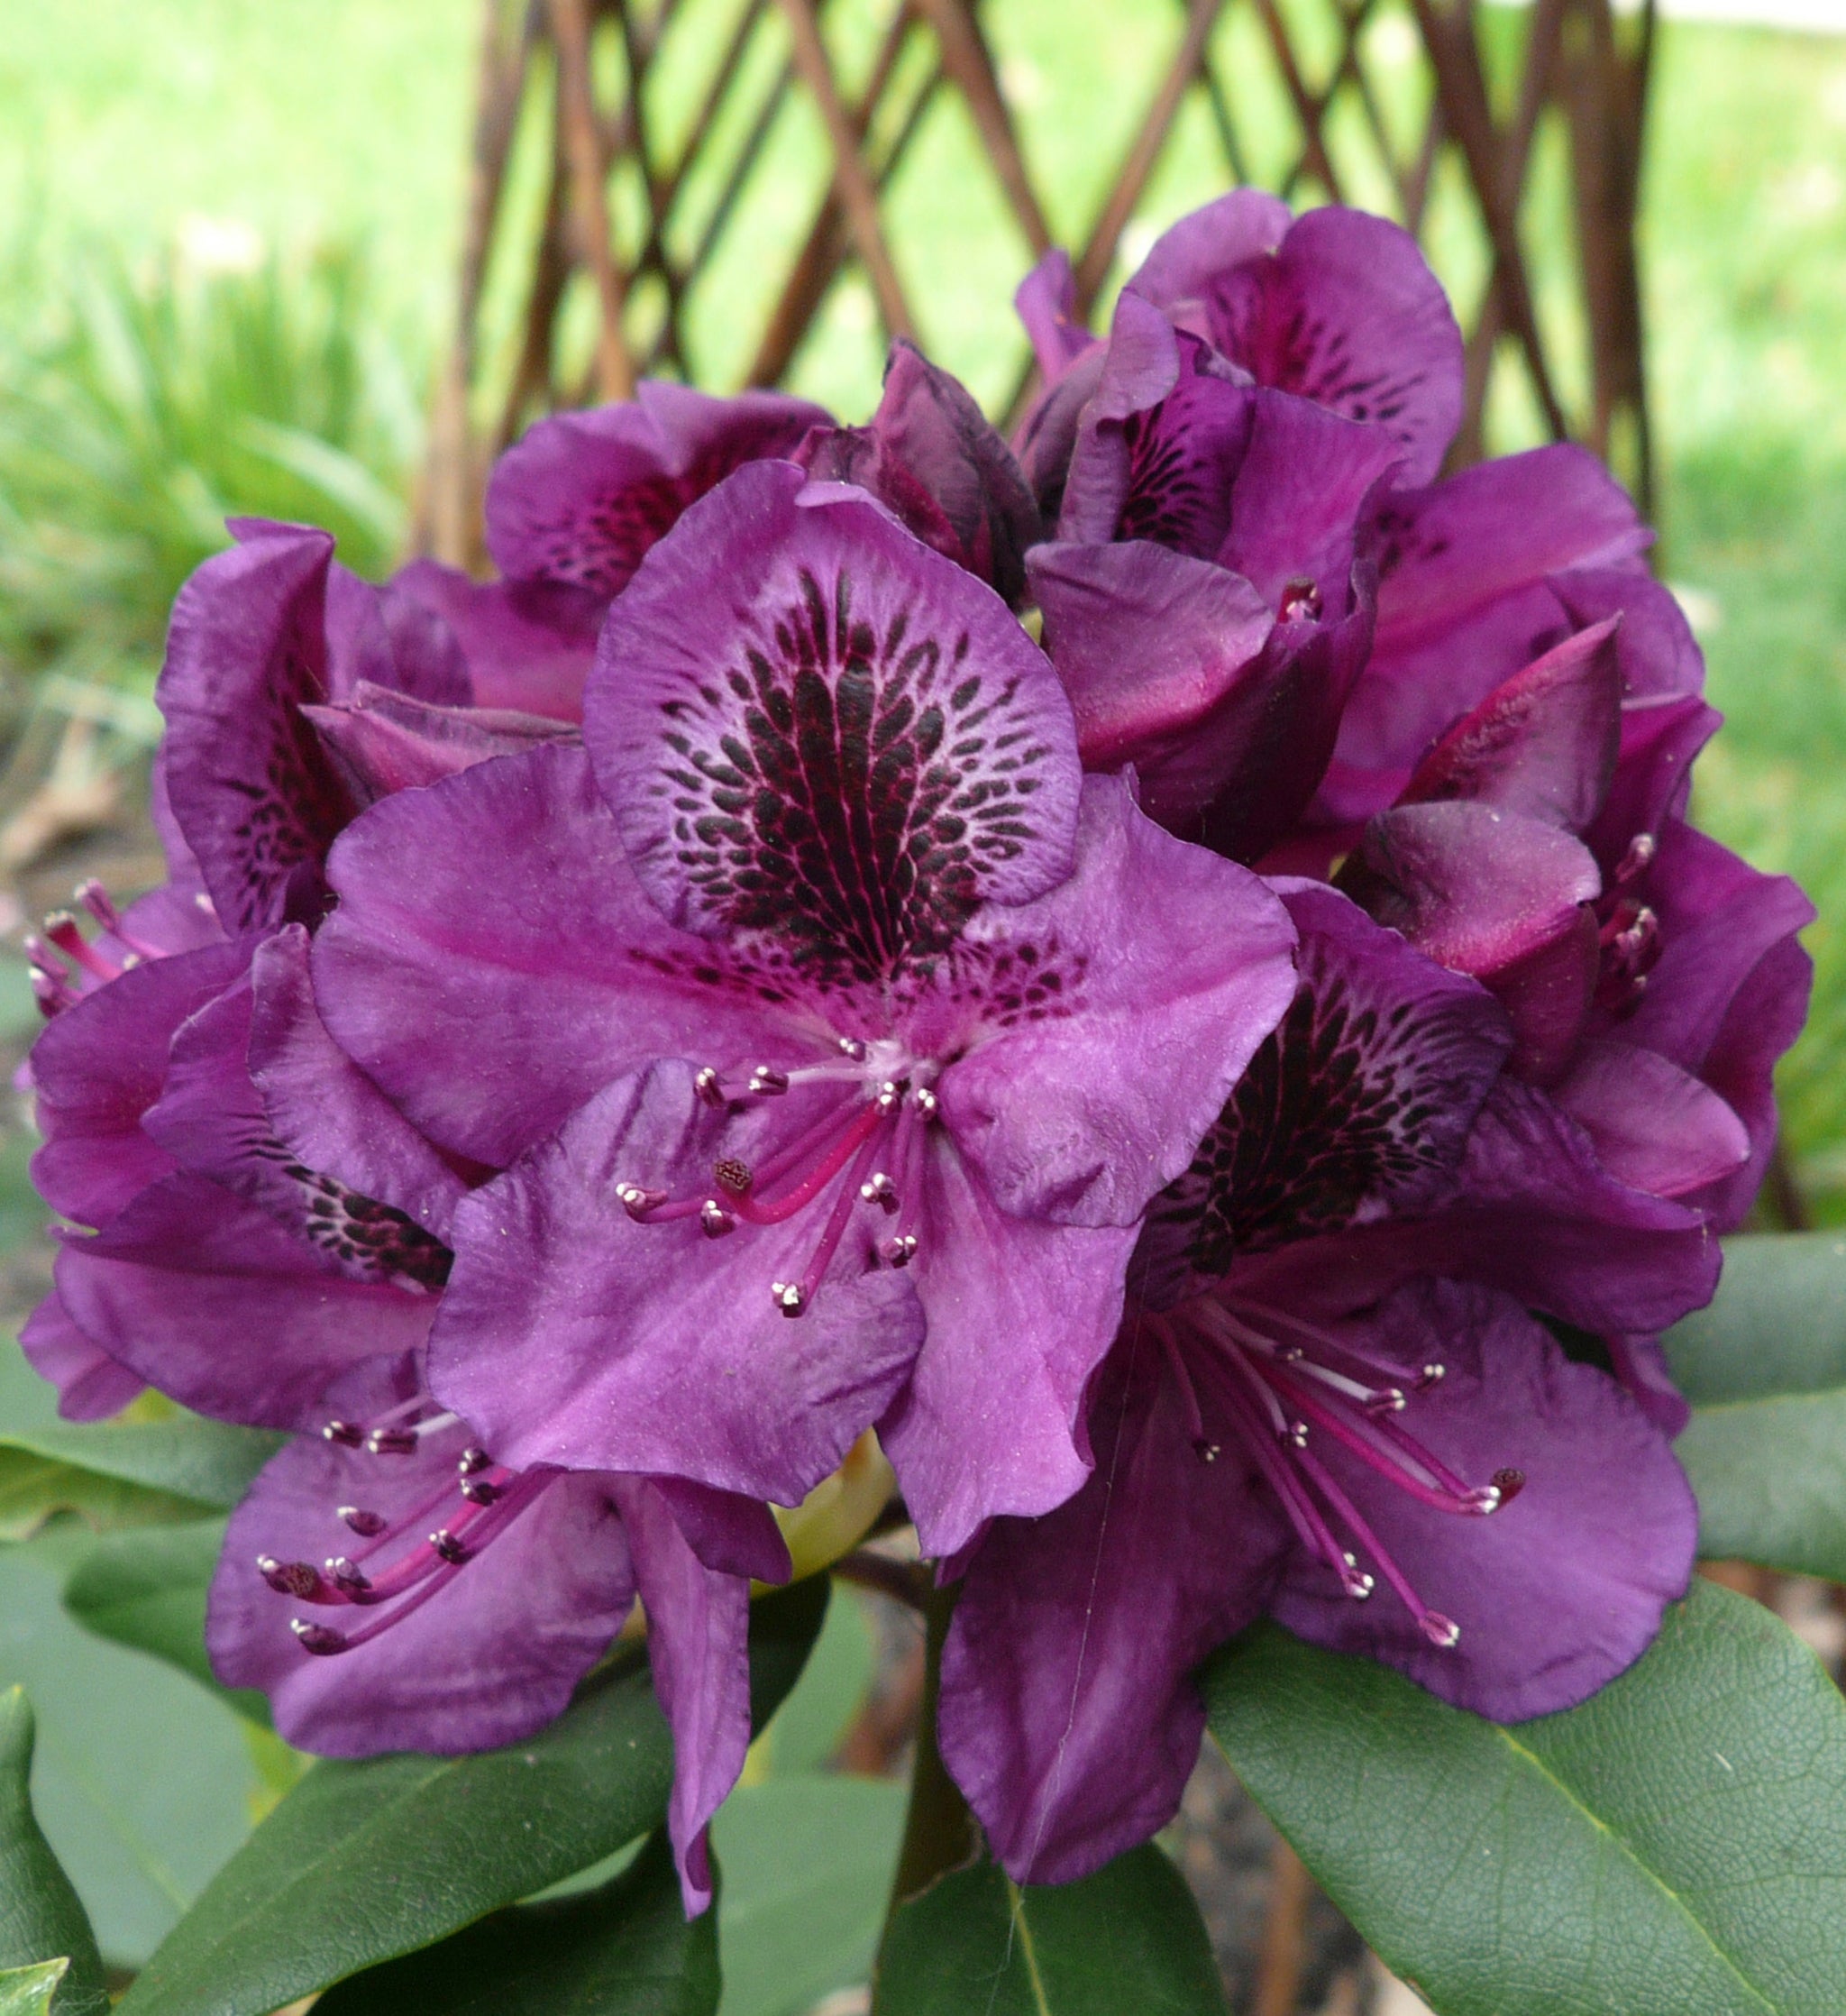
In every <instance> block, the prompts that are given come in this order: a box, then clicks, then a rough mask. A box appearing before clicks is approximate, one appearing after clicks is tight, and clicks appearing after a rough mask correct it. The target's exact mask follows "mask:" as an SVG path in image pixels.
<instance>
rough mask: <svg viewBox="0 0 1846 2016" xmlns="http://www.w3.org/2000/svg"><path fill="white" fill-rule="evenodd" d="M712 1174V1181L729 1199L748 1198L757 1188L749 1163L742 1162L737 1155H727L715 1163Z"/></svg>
mask: <svg viewBox="0 0 1846 2016" xmlns="http://www.w3.org/2000/svg"><path fill="white" fill-rule="evenodd" d="M711 1174H712V1180H713V1181H714V1182H715V1183H716V1184H717V1187H718V1188H719V1189H720V1190H722V1191H723V1192H724V1193H725V1195H726V1196H727V1197H747V1196H749V1195H750V1193H751V1191H752V1190H753V1189H754V1188H755V1187H756V1178H755V1177H754V1175H753V1174H752V1173H751V1168H750V1165H749V1163H748V1162H745V1161H740V1160H739V1159H738V1158H737V1157H736V1156H735V1155H727V1156H726V1157H725V1158H724V1159H722V1160H721V1161H718V1162H716V1163H714V1164H713V1165H712V1171H711Z"/></svg>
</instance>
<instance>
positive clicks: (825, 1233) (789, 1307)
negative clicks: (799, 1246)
mask: <svg viewBox="0 0 1846 2016" xmlns="http://www.w3.org/2000/svg"><path fill="white" fill-rule="evenodd" d="M883 1117H884V1116H883V1115H882V1113H880V1112H879V1111H878V1109H877V1108H876V1107H875V1106H874V1107H873V1119H874V1121H882V1119H883ZM879 1145H880V1144H879V1140H878V1135H877V1133H876V1132H872V1133H870V1134H869V1135H868V1137H867V1139H866V1141H865V1143H864V1146H863V1147H862V1148H861V1150H860V1151H859V1159H858V1160H857V1162H855V1163H854V1166H853V1172H852V1174H851V1175H850V1176H849V1177H848V1178H846V1180H845V1183H843V1184H842V1185H841V1186H840V1192H839V1195H838V1196H836V1198H835V1199H834V1200H833V1209H832V1210H831V1211H830V1212H829V1213H828V1214H827V1223H826V1224H825V1225H824V1226H823V1227H822V1228H821V1233H820V1241H819V1243H818V1245H817V1246H816V1247H815V1249H814V1251H813V1253H812V1254H811V1256H810V1257H809V1261H808V1269H807V1271H806V1273H804V1274H803V1275H802V1277H801V1278H800V1280H799V1281H797V1282H792V1283H787V1282H785V1283H783V1284H781V1286H780V1287H779V1288H772V1290H771V1294H772V1298H773V1300H774V1302H775V1305H776V1306H777V1307H778V1308H779V1309H780V1310H781V1313H782V1314H783V1315H785V1316H799V1315H800V1314H801V1312H802V1311H803V1310H804V1309H805V1308H806V1307H807V1306H808V1305H809V1303H810V1302H811V1301H812V1300H813V1299H814V1296H815V1291H816V1290H817V1289H818V1287H819V1286H820V1284H821V1282H822V1281H823V1280H825V1279H826V1278H827V1269H828V1268H829V1267H831V1266H832V1264H833V1257H834V1255H835V1254H836V1252H837V1251H839V1245H840V1241H841V1240H842V1239H843V1238H845V1231H846V1225H847V1223H848V1221H849V1220H850V1219H851V1217H852V1215H853V1206H854V1203H855V1202H856V1201H857V1199H856V1196H855V1193H856V1192H858V1191H860V1190H862V1189H863V1187H864V1181H865V1177H866V1174H867V1172H868V1170H869V1169H870V1168H871V1165H872V1160H873V1157H874V1156H875V1155H876V1154H877V1153H878V1150H879Z"/></svg>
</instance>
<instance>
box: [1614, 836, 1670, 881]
mask: <svg viewBox="0 0 1846 2016" xmlns="http://www.w3.org/2000/svg"><path fill="white" fill-rule="evenodd" d="M1659 851H1660V843H1659V840H1657V839H1656V838H1654V836H1653V835H1652V834H1651V833H1637V834H1636V835H1635V836H1634V838H1632V839H1631V841H1630V842H1629V843H1628V852H1627V853H1626V854H1624V855H1623V856H1622V865H1621V866H1619V867H1618V868H1617V869H1616V870H1615V875H1614V881H1615V884H1616V886H1617V887H1618V888H1621V887H1622V886H1623V885H1624V884H1628V883H1631V882H1632V881H1633V880H1634V878H1635V877H1636V876H1637V875H1640V873H1641V871H1642V870H1643V869H1644V868H1647V867H1649V866H1651V865H1652V862H1653V858H1654V857H1655V855H1657V854H1658V853H1659Z"/></svg>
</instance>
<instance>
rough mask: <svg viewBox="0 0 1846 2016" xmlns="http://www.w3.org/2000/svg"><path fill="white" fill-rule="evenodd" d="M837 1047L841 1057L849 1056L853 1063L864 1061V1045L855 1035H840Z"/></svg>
mask: <svg viewBox="0 0 1846 2016" xmlns="http://www.w3.org/2000/svg"><path fill="white" fill-rule="evenodd" d="M839 1049H840V1055H841V1056H842V1057H844V1058H850V1059H851V1061H852V1062H853V1063H854V1064H863V1063H864V1061H865V1046H864V1043H862V1042H861V1041H860V1040H859V1039H858V1038H857V1037H856V1036H842V1037H841V1038H840V1039H839Z"/></svg>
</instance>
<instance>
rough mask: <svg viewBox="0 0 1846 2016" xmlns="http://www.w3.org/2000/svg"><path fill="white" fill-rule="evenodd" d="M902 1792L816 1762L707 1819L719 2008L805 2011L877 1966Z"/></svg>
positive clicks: (745, 1790) (733, 2014) (746, 1791)
mask: <svg viewBox="0 0 1846 2016" xmlns="http://www.w3.org/2000/svg"><path fill="white" fill-rule="evenodd" d="M844 1608H845V1604H844V1603H842V1602H841V1601H840V1600H839V1594H838V1592H837V1591H836V1595H835V1610H840V1609H844ZM833 1615H834V1612H833V1611H830V1612H829V1613H828V1617H829V1625H830V1624H831V1619H832V1617H833ZM824 1646H825V1640H824V1639H823V1641H822V1645H821V1647H817V1649H816V1653H815V1658H816V1661H817V1662H818V1659H819V1657H820V1652H821V1650H822V1649H824ZM806 1685H807V1680H806V1677H805V1676H804V1678H803V1681H802V1686H803V1687H805V1686H806ZM799 1692H800V1690H799V1689H798V1690H797V1694H799ZM795 1699H796V1696H792V1695H791V1696H790V1706H791V1707H792V1706H793V1704H794V1700H795ZM904 1804H905V1791H904V1788H903V1787H902V1786H901V1785H898V1784H891V1783H888V1782H882V1781H879V1780H875V1779H871V1778H846V1777H821V1776H818V1775H812V1774H802V1775H790V1776H776V1777H772V1778H770V1779H769V1780H768V1781H766V1782H764V1783H763V1784H759V1785H743V1786H739V1787H738V1789H737V1790H736V1791H734V1792H733V1793H732V1794H731V1796H730V1798H729V1799H727V1801H725V1804H724V1807H723V1809H722V1810H721V1811H720V1812H719V1814H718V1816H717V1819H716V1820H714V1821H713V1822H712V1829H711V1833H712V1840H713V1843H714V1845H715V1846H716V1847H717V1855H718V1860H719V1861H720V1862H721V1863H722V1864H723V1865H724V1872H725V1887H724V1894H723V1896H722V1897H721V1898H720V1899H719V1900H718V1930H719V1937H720V1941H721V1945H722V1950H723V1954H724V1966H725V1993H724V2001H723V2002H722V2004H721V2005H720V2007H721V2010H722V2016H802V2012H803V2011H807V2010H808V2009H810V2008H811V2007H812V2006H813V2005H814V2003H815V2002H818V2001H819V2000H820V1998H821V1997H822V1996H823V1995H825V1994H827V1993H830V1992H831V1991H832V1990H833V1989H836V1988H845V1987H849V1986H851V1985H852V1984H854V1982H860V1981H864V1980H866V1979H868V1978H869V1977H870V1975H871V1973H872V1959H873V1954H874V1953H875V1952H876V1951H877V1948H878V1932H879V1928H880V1926H881V1925H882V1924H883V1922H884V1908H885V1904H886V1902H887V1901H888V1900H889V1898H890V1896H891V1875H892V1873H893V1872H894V1871H895V1869H896V1867H897V1860H898V1843H899V1841H900V1838H901V1837H902V1835H903V1830H904Z"/></svg>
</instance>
